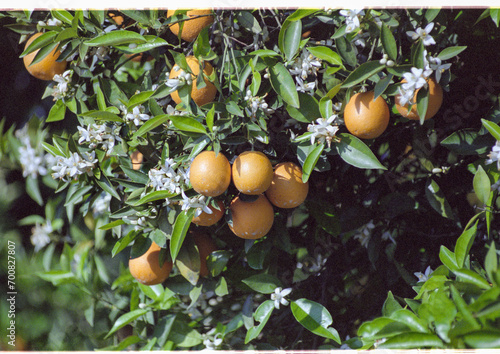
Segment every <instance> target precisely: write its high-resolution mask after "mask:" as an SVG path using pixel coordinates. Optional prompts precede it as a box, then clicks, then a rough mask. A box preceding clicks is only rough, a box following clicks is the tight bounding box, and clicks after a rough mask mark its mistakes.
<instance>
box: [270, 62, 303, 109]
mask: <svg viewBox="0 0 500 354" xmlns="http://www.w3.org/2000/svg"><path fill="white" fill-rule="evenodd" d="M269 74H270V79H271V85H272V87H273V89H274V91H276V93H277V94H278V95H280V96H281V98H283V100H284V101H285V102H286V103H288V104H289V105H290V106H292V107H295V108H299V107H300V101H299V95H298V93H297V88H296V87H295V81H293V78H292V76H291V75H290V72H289V71H288V70H287V69H286V68H285V66H284V65H283V64H282V63H277V64H275V65H274V66H272V67H270V70H269Z"/></svg>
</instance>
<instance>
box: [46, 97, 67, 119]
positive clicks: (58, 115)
mask: <svg viewBox="0 0 500 354" xmlns="http://www.w3.org/2000/svg"><path fill="white" fill-rule="evenodd" d="M65 115H66V105H65V104H64V102H63V100H57V101H56V103H54V105H53V106H52V107H51V108H50V111H49V116H48V117H47V120H46V121H47V122H58V121H61V120H63V119H64V116H65Z"/></svg>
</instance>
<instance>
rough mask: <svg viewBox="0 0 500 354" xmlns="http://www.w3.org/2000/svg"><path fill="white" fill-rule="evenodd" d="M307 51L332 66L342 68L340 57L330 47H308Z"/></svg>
mask: <svg viewBox="0 0 500 354" xmlns="http://www.w3.org/2000/svg"><path fill="white" fill-rule="evenodd" d="M307 50H308V51H309V52H310V53H311V54H312V55H314V56H315V57H317V58H319V59H321V60H324V61H326V62H328V63H329V64H331V65H335V66H342V58H341V57H340V55H339V54H338V53H336V52H334V51H333V50H331V49H330V48H328V47H322V46H318V47H308V48H307Z"/></svg>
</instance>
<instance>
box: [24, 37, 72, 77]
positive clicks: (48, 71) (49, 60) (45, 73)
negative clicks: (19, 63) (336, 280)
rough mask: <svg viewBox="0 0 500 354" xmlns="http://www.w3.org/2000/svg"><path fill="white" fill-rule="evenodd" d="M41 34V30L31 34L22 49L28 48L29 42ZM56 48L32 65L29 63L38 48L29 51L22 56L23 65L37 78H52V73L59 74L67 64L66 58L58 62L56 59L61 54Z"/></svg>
mask: <svg viewBox="0 0 500 354" xmlns="http://www.w3.org/2000/svg"><path fill="white" fill-rule="evenodd" d="M41 35H42V32H38V33H35V34H34V35H32V36H31V37H30V38H29V39H28V41H27V42H26V45H25V47H24V49H26V48H28V46H29V45H30V44H31V42H33V41H34V40H35V39H36V38H37V37H39V36H41ZM56 49H57V48H54V49H53V50H52V51H51V52H50V53H49V54H47V56H45V58H43V59H42V60H41V61H39V62H38V63H36V64H33V65H31V63H32V62H33V59H35V55H36V54H37V53H38V51H39V49H37V50H35V51H34V52H31V53H30V54H28V55H26V56H24V57H23V62H24V67H25V68H26V70H28V72H29V73H30V74H31V75H32V76H34V77H36V78H37V79H40V80H46V81H51V80H52V79H53V78H54V75H61V74H62V73H63V72H64V71H65V70H66V66H67V65H68V62H67V61H66V60H63V61H60V62H58V61H56V60H57V58H59V56H60V55H61V52H60V51H59V50H57V51H56Z"/></svg>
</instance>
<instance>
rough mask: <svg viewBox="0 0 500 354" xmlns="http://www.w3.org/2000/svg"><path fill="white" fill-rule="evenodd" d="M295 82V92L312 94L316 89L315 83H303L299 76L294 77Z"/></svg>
mask: <svg viewBox="0 0 500 354" xmlns="http://www.w3.org/2000/svg"><path fill="white" fill-rule="evenodd" d="M295 81H297V85H296V86H297V91H300V92H310V93H313V92H314V89H315V88H316V82H314V81H313V82H307V83H304V80H302V78H301V77H300V76H295Z"/></svg>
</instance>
